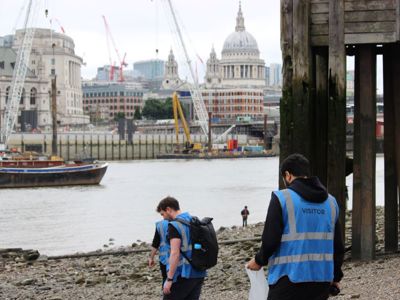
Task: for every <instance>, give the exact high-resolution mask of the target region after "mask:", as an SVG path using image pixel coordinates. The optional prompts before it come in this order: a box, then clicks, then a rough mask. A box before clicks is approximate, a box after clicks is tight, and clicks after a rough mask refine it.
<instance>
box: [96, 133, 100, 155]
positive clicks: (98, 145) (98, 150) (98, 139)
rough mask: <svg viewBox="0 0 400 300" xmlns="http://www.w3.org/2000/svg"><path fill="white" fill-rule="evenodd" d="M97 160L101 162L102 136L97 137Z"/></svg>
mask: <svg viewBox="0 0 400 300" xmlns="http://www.w3.org/2000/svg"><path fill="white" fill-rule="evenodd" d="M97 159H99V160H100V134H98V135H97Z"/></svg>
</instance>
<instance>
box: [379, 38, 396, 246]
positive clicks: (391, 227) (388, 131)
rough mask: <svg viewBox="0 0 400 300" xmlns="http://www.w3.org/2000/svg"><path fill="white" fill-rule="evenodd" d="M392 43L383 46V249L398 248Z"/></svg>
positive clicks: (393, 53)
mask: <svg viewBox="0 0 400 300" xmlns="http://www.w3.org/2000/svg"><path fill="white" fill-rule="evenodd" d="M394 50H395V49H394V47H393V45H391V44H389V45H384V46H383V101H384V116H385V130H384V143H385V144H384V152H385V250H386V251H397V249H398V242H399V237H398V224H399V223H398V222H399V221H398V193H397V174H396V141H395V134H396V129H395V122H396V119H395V99H394V93H395V91H394V89H395V88H397V86H396V84H395V81H394V80H395V74H393V71H394V68H393V62H394V60H395V59H396V57H395V56H396V54H395V52H394Z"/></svg>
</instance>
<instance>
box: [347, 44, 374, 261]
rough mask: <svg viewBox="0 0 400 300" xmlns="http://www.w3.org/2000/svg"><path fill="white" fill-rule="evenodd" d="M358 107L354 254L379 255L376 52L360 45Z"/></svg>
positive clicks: (355, 123) (356, 257)
mask: <svg viewBox="0 0 400 300" xmlns="http://www.w3.org/2000/svg"><path fill="white" fill-rule="evenodd" d="M357 47H358V51H357V54H356V70H355V73H356V74H357V75H356V80H357V85H356V87H357V89H356V90H355V107H354V109H355V111H354V136H355V140H354V177H353V178H354V179H353V184H354V193H353V212H355V214H354V215H353V229H354V230H353V238H352V241H353V245H354V248H353V247H352V257H353V258H355V259H362V260H371V259H374V258H375V205H376V204H375V160H376V54H375V45H359V46H357Z"/></svg>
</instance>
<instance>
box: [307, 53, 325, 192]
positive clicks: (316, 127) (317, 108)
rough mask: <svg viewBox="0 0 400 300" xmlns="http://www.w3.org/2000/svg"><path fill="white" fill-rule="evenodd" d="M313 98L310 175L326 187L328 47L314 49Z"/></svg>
mask: <svg viewBox="0 0 400 300" xmlns="http://www.w3.org/2000/svg"><path fill="white" fill-rule="evenodd" d="M314 57H315V73H314V76H313V77H314V82H315V98H314V100H313V104H314V105H312V112H311V114H312V115H313V116H314V124H313V126H312V127H313V130H312V132H313V134H314V136H315V140H314V142H313V143H312V145H313V147H312V148H313V149H314V151H313V155H312V157H311V158H310V162H311V166H312V173H313V174H314V175H316V176H318V178H319V179H320V180H321V182H322V183H323V184H324V185H325V186H326V185H327V154H328V153H327V151H328V47H321V48H318V49H315V56H314Z"/></svg>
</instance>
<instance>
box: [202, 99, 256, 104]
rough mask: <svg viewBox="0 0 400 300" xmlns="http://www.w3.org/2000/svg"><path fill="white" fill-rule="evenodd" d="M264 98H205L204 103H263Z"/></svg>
mask: <svg viewBox="0 0 400 300" xmlns="http://www.w3.org/2000/svg"><path fill="white" fill-rule="evenodd" d="M262 102H263V100H262V99H228V100H226V99H224V100H213V101H209V100H204V104H206V105H207V104H213V105H222V104H224V105H230V104H262Z"/></svg>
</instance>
